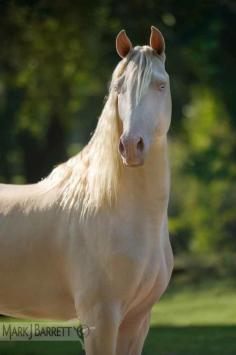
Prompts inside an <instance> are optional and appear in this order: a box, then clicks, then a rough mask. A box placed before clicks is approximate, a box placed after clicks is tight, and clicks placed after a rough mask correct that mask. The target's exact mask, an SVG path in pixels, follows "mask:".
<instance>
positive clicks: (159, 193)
mask: <svg viewBox="0 0 236 355" xmlns="http://www.w3.org/2000/svg"><path fill="white" fill-rule="evenodd" d="M120 189H121V190H120V192H121V196H123V198H126V200H127V199H128V200H129V201H130V200H131V201H132V202H133V203H134V204H139V205H140V206H142V205H144V207H145V206H151V207H152V208H153V209H154V210H155V209H156V208H157V207H158V206H160V204H162V205H163V206H165V207H166V206H167V203H168V198H169V163H168V150H167V138H166V136H165V137H162V138H160V139H157V140H156V141H155V143H154V144H153V146H152V147H151V149H150V152H149V154H148V156H147V159H146V162H145V164H144V165H143V166H142V167H139V168H125V167H124V168H123V171H122V177H121V186H120Z"/></svg>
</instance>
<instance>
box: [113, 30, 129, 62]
mask: <svg viewBox="0 0 236 355" xmlns="http://www.w3.org/2000/svg"><path fill="white" fill-rule="evenodd" d="M131 49H132V43H131V42H130V39H129V37H128V36H127V34H126V32H125V30H122V31H120V32H119V33H118V35H117V37H116V51H117V53H118V54H119V56H120V57H121V58H125V57H126V56H127V54H128V53H129V52H130V50H131Z"/></svg>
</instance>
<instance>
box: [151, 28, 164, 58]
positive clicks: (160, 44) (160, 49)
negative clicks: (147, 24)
mask: <svg viewBox="0 0 236 355" xmlns="http://www.w3.org/2000/svg"><path fill="white" fill-rule="evenodd" d="M150 47H152V49H154V51H156V52H157V54H159V55H161V54H163V53H164V52H165V40H164V37H163V36H162V33H161V31H159V30H158V29H157V28H156V27H154V26H152V27H151V35H150Z"/></svg>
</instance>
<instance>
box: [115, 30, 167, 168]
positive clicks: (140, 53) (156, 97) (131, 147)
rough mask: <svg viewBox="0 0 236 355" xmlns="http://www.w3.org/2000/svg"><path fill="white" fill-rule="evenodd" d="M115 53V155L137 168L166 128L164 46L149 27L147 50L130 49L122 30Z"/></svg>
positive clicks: (162, 41) (140, 48) (161, 38)
mask: <svg viewBox="0 0 236 355" xmlns="http://www.w3.org/2000/svg"><path fill="white" fill-rule="evenodd" d="M116 49H117V52H118V54H119V55H120V57H122V58H123V60H122V61H121V62H120V63H119V64H118V67H117V69H116V71H115V73H114V74H115V75H114V77H113V79H114V80H113V87H114V90H116V92H117V96H118V99H117V105H118V107H117V109H118V116H119V119H120V122H121V127H122V128H121V131H122V134H121V137H120V142H119V152H120V155H121V157H122V160H123V163H124V164H125V165H126V166H139V165H142V164H143V163H144V161H145V157H146V155H147V154H148V151H149V149H150V146H151V144H152V143H153V141H154V140H155V139H158V137H160V136H163V135H166V133H167V131H168V128H169V125H170V119H171V95H170V86H169V76H168V74H167V72H166V70H165V42H164V38H163V36H162V34H161V32H160V31H159V30H158V29H157V28H155V27H152V28H151V36H150V46H137V47H134V48H133V47H132V44H131V42H130V40H129V38H128V37H127V35H126V33H125V31H124V30H123V31H121V32H120V33H119V34H118V36H117V38H116Z"/></svg>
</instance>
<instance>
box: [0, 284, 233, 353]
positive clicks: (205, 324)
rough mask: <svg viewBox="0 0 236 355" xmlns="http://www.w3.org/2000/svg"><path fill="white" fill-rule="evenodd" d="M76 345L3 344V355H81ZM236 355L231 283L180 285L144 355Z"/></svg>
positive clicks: (163, 306) (159, 313)
mask: <svg viewBox="0 0 236 355" xmlns="http://www.w3.org/2000/svg"><path fill="white" fill-rule="evenodd" d="M80 349H81V346H80V344H77V343H76V342H57V343H54V342H15V343H14V342H11V343H6V342H5V343H4V342H2V343H0V354H1V355H10V354H11V355H16V354H17V355H18V354H19V355H39V354H40V355H49V354H50V355H52V354H57V355H80V354H82V352H81V351H80ZM183 354H186V355H211V354H214V355H216V354H219V355H235V354H236V287H235V285H233V284H232V282H226V281H224V282H222V281H214V282H213V281H208V282H207V281H204V282H198V283H196V284H191V286H190V285H186V284H183V285H181V284H179V283H177V282H176V281H175V280H174V281H172V285H171V286H170V287H169V289H168V291H167V292H166V294H165V295H164V296H163V298H162V299H161V301H160V303H159V304H158V305H156V306H155V307H154V310H153V315H152V326H151V329H150V332H149V335H148V338H147V340H146V344H145V348H144V351H143V355H183ZM124 355H125V354H124Z"/></svg>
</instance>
